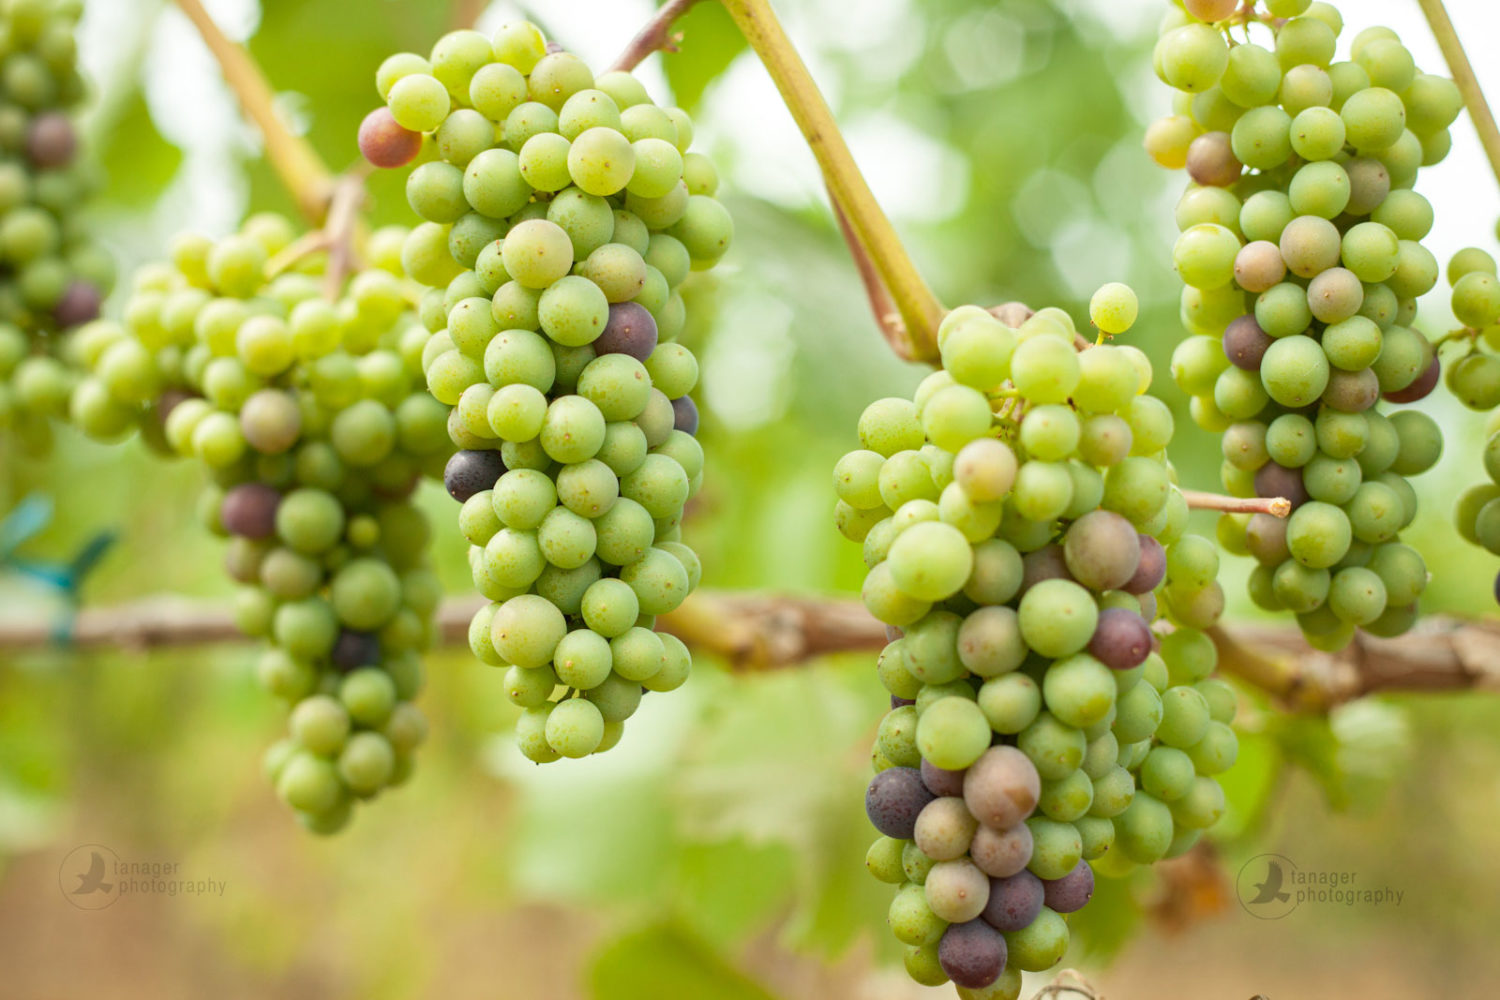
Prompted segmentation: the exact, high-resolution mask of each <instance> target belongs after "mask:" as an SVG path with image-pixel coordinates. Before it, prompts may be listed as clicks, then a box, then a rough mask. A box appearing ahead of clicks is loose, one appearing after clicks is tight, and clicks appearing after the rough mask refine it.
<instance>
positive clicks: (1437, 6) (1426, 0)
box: [1417, 0, 1500, 182]
mask: <svg viewBox="0 0 1500 1000" xmlns="http://www.w3.org/2000/svg"><path fill="white" fill-rule="evenodd" d="M1417 3H1418V4H1420V5H1421V7H1422V13H1423V14H1425V15H1426V16H1427V24H1428V26H1429V27H1431V28H1432V34H1433V37H1434V38H1436V39H1437V43H1438V48H1440V49H1442V50H1443V58H1444V59H1445V60H1447V62H1448V72H1450V73H1452V74H1453V82H1454V83H1455V84H1457V85H1458V90H1459V93H1461V94H1463V96H1464V106H1465V107H1466V108H1468V109H1469V119H1470V120H1471V121H1473V123H1474V130H1475V131H1476V132H1478V133H1479V143H1480V145H1482V146H1483V147H1484V153H1485V155H1486V156H1488V157H1489V160H1490V169H1491V170H1492V171H1494V174H1495V180H1496V181H1497V182H1500V128H1497V127H1496V125H1495V115H1494V112H1492V111H1491V110H1490V104H1489V101H1487V100H1485V97H1484V90H1483V89H1481V88H1480V86H1479V78H1478V77H1476V76H1475V75H1474V66H1473V64H1472V63H1470V62H1469V56H1468V54H1467V53H1465V52H1464V46H1463V42H1461V41H1459V38H1458V32H1457V31H1456V30H1455V29H1454V27H1453V21H1452V19H1451V18H1449V17H1448V10H1447V8H1446V7H1444V6H1443V0H1417Z"/></svg>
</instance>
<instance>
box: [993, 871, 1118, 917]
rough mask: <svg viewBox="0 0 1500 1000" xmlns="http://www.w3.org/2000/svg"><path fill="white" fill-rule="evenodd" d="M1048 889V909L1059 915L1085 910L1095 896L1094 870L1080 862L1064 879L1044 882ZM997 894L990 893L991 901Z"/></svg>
mask: <svg viewBox="0 0 1500 1000" xmlns="http://www.w3.org/2000/svg"><path fill="white" fill-rule="evenodd" d="M1042 885H1043V886H1044V887H1045V888H1046V900H1047V907H1048V909H1051V910H1055V911H1057V912H1058V913H1073V912H1075V911H1077V910H1081V909H1083V904H1084V903H1087V902H1088V901H1089V897H1091V896H1092V895H1093V894H1094V869H1092V868H1090V867H1089V863H1088V862H1087V861H1080V862H1078V865H1077V867H1075V868H1074V869H1073V870H1072V871H1070V872H1068V874H1066V875H1064V876H1063V877H1062V878H1056V879H1052V880H1051V881H1050V882H1043V883H1042ZM994 898H995V894H994V893H993V892H991V893H990V899H994Z"/></svg>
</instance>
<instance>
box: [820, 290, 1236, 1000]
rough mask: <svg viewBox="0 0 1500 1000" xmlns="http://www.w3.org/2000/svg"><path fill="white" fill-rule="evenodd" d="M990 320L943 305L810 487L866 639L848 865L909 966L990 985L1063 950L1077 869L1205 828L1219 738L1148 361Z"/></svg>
mask: <svg viewBox="0 0 1500 1000" xmlns="http://www.w3.org/2000/svg"><path fill="white" fill-rule="evenodd" d="M1091 312H1092V317H1093V319H1094V323H1095V325H1096V326H1098V327H1099V329H1100V330H1101V331H1102V332H1103V333H1104V334H1116V333H1121V332H1124V331H1125V330H1127V329H1128V328H1129V327H1130V325H1131V324H1132V323H1133V322H1134V319H1135V315H1136V312H1137V304H1136V300H1135V296H1134V294H1133V293H1132V292H1131V291H1130V290H1129V289H1128V288H1125V287H1124V286H1122V285H1110V286H1106V287H1105V288H1104V289H1101V290H1100V292H1099V293H1098V294H1097V295H1096V296H1095V298H1094V302H1093V307H1092V310H1091ZM997 313H998V315H996V314H992V313H990V312H986V311H985V310H983V309H979V308H977V307H973V306H965V307H962V308H960V309H957V310H954V311H953V312H952V313H950V314H949V315H948V316H947V317H946V318H945V320H944V321H943V324H942V327H941V330H940V331H939V334H938V337H939V340H938V342H939V346H940V350H941V355H942V363H943V368H942V370H939V371H937V372H935V373H934V374H932V375H931V376H929V377H928V378H927V379H926V380H924V381H923V383H922V384H921V386H920V387H919V388H918V390H917V392H916V395H915V399H914V400H905V399H894V398H893V399H882V400H878V401H877V402H875V403H873V404H871V405H870V406H869V408H867V409H866V410H865V412H864V414H863V415H862V416H861V418H860V420H859V438H860V443H861V445H862V448H861V449H860V450H858V451H853V452H850V453H849V454H848V455H846V456H844V457H843V458H842V459H841V460H840V461H839V463H838V465H837V467H836V469H835V473H834V487H835V490H836V491H837V493H838V497H839V500H838V504H837V514H836V518H837V521H838V524H839V527H840V529H841V530H842V531H843V533H844V534H845V535H846V536H848V537H849V538H850V539H852V540H855V541H860V542H862V543H863V544H864V552H865V562H866V565H867V566H868V567H869V573H868V575H867V577H866V579H865V585H864V600H865V604H866V606H867V607H868V608H869V610H870V612H871V613H872V614H873V615H874V616H875V617H876V618H878V619H880V620H881V621H883V622H885V623H886V624H887V626H888V627H889V628H890V635H891V642H890V644H889V645H888V646H886V648H885V650H884V652H883V653H882V654H881V656H880V659H879V663H878V673H879V676H880V680H881V682H882V684H884V686H885V687H886V689H887V690H888V691H889V692H890V695H891V710H890V712H889V714H887V715H886V716H885V718H884V719H883V720H882V722H881V724H880V728H879V732H878V735H877V737H876V741H875V747H874V751H873V763H874V768H875V772H876V773H875V777H874V779H873V780H872V781H871V782H870V785H869V788H868V791H867V793H866V800H865V802H866V809H867V812H868V813H869V816H870V820H871V822H872V823H873V824H874V825H875V827H876V829H877V830H879V832H880V834H881V836H880V838H879V839H878V840H876V841H875V843H874V844H873V845H872V846H871V847H870V850H869V854H868V857H867V865H868V867H869V869H870V871H871V872H872V874H874V875H875V877H876V878H879V879H880V880H881V881H884V882H888V883H891V884H893V885H896V886H898V887H899V888H898V889H897V891H896V896H895V899H894V900H893V901H892V903H891V908H890V913H889V918H890V925H891V930H892V932H893V933H894V934H895V935H896V937H897V938H898V939H899V940H900V941H901V942H902V943H904V944H906V945H907V946H908V950H907V955H906V967H907V970H908V971H909V972H910V974H911V976H912V978H914V979H915V980H917V981H918V982H920V983H923V984H925V985H929V986H936V985H940V984H942V983H943V982H946V981H949V980H951V981H952V982H953V983H955V984H956V985H957V986H958V987H959V994H960V995H961V996H963V997H966V998H985V1000H989V998H1001V997H1004V998H1010V1000H1013V998H1014V997H1015V996H1016V995H1017V992H1018V991H1019V989H1020V983H1021V979H1020V973H1021V971H1023V970H1024V971H1042V970H1044V969H1048V968H1051V967H1052V966H1053V965H1054V964H1056V963H1057V962H1058V961H1059V960H1060V959H1061V958H1062V956H1063V952H1064V951H1065V950H1066V948H1067V945H1068V940H1069V934H1068V922H1067V917H1066V914H1069V913H1072V912H1074V911H1076V910H1078V909H1079V908H1080V907H1082V906H1083V905H1084V904H1085V903H1086V902H1087V901H1088V899H1089V897H1090V895H1091V894H1092V891H1093V887H1094V877H1095V873H1098V874H1100V875H1104V876H1120V875H1124V874H1126V873H1127V872H1129V871H1130V870H1132V869H1133V868H1134V867H1136V866H1137V865H1145V864H1150V863H1152V862H1154V861H1157V860H1159V859H1161V858H1164V857H1169V856H1174V855H1176V854H1179V853H1181V852H1183V851H1185V850H1187V849H1188V848H1189V847H1190V846H1191V845H1192V844H1193V843H1194V842H1195V841H1196V840H1197V839H1198V837H1199V836H1200V834H1201V833H1202V831H1203V830H1205V829H1207V828H1208V827H1210V826H1212V825H1213V824H1214V823H1215V822H1216V821H1217V820H1218V818H1219V817H1220V815H1221V814H1222V812H1223V809H1224V795H1223V792H1222V790H1221V789H1220V787H1219V784H1218V782H1217V781H1216V780H1215V779H1214V777H1213V776H1214V775H1217V774H1219V773H1220V772H1222V771H1224V770H1225V769H1226V768H1228V767H1229V766H1230V765H1231V764H1232V763H1233V761H1234V758H1235V755H1236V753H1237V749H1238V744H1237V742H1236V738H1235V735H1234V732H1233V730H1231V729H1230V726H1229V723H1230V721H1231V719H1232V718H1233V716H1234V712H1235V697H1234V695H1233V693H1232V692H1231V690H1230V689H1229V687H1228V686H1227V685H1225V684H1224V683H1223V682H1222V681H1219V680H1216V679H1212V678H1210V676H1209V675H1210V674H1211V673H1212V672H1213V669H1214V667H1215V665H1216V660H1217V654H1216V651H1215V647H1214V645H1213V643H1212V642H1211V641H1210V640H1209V639H1208V638H1207V637H1206V636H1205V635H1204V634H1203V633H1202V632H1201V631H1199V629H1202V628H1206V627H1208V626H1210V625H1212V624H1214V623H1215V621H1217V619H1218V617H1219V615H1220V614H1221V613H1222V611H1223V607H1224V595H1223V592H1222V591H1221V590H1220V589H1219V587H1218V584H1217V582H1215V577H1216V576H1217V573H1218V553H1217V547H1216V546H1215V545H1214V544H1213V543H1212V542H1210V541H1208V540H1207V539H1204V538H1201V537H1198V536H1195V535H1188V534H1185V533H1184V528H1185V526H1186V523H1187V517H1188V507H1187V504H1186V502H1185V500H1184V498H1183V496H1182V494H1181V492H1180V491H1178V490H1177V488H1176V487H1175V486H1174V485H1173V481H1172V472H1171V469H1170V467H1169V465H1168V463H1167V461H1166V457H1165V450H1166V448H1167V445H1168V443H1169V442H1170V441H1171V438H1172V432H1173V422H1172V417H1171V414H1170V412H1169V411H1168V409H1167V407H1166V406H1165V405H1164V404H1163V403H1161V401H1160V400H1157V399H1155V398H1154V397H1151V396H1148V395H1145V393H1146V391H1147V389H1148V388H1149V386H1150V384H1151V364H1150V362H1149V361H1148V360H1147V359H1146V357H1145V355H1144V354H1142V353H1141V352H1140V351H1139V350H1137V349H1136V348H1134V347H1130V346H1115V345H1112V344H1108V343H1102V342H1101V343H1100V344H1098V345H1097V346H1089V344H1088V342H1087V341H1084V340H1082V339H1081V338H1079V336H1078V334H1077V332H1076V331H1075V328H1074V325H1073V322H1072V320H1071V319H1070V318H1069V316H1068V315H1067V313H1065V312H1063V311H1062V310H1059V309H1044V310H1042V311H1040V312H1038V313H1035V314H1031V313H1029V311H1027V310H1024V309H1018V308H1016V307H1002V308H1001V309H1000V310H997ZM1102 339H1103V338H1102V337H1101V341H1102ZM1080 348H1082V349H1080ZM1159 614H1161V615H1162V616H1163V617H1165V619H1166V620H1167V621H1169V622H1171V623H1172V624H1173V625H1175V628H1172V629H1171V630H1170V631H1167V633H1166V634H1165V636H1164V637H1163V638H1161V639H1158V638H1157V636H1156V634H1155V633H1154V632H1153V630H1152V627H1151V623H1152V622H1154V621H1156V620H1157V619H1158V615H1159Z"/></svg>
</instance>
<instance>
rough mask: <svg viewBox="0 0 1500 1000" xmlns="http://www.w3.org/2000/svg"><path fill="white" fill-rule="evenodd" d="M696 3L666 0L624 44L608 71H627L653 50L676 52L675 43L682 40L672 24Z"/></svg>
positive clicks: (691, 0)
mask: <svg viewBox="0 0 1500 1000" xmlns="http://www.w3.org/2000/svg"><path fill="white" fill-rule="evenodd" d="M697 3H698V0H667V2H666V3H664V4H662V5H661V8H660V9H659V10H657V12H656V16H655V17H653V18H651V20H650V22H649V23H647V25H646V26H645V27H644V28H642V29H641V30H640V31H638V32H636V36H635V37H634V38H632V39H631V40H630V44H629V45H627V46H625V51H624V52H621V53H620V57H619V58H618V59H616V60H615V61H614V64H613V65H611V66H610V67H609V72H611V73H613V72H625V73H629V72H630V71H631V70H633V69H635V68H636V67H637V66H639V65H640V64H641V63H642V62H644V61H645V60H646V57H647V56H649V55H650V54H651V53H653V52H676V51H677V43H678V42H680V41H682V34H681V33H680V32H679V33H675V34H674V33H673V31H672V25H673V24H675V23H676V22H677V19H678V18H679V17H681V16H682V15H684V14H686V13H687V12H688V10H690V9H691V8H692V7H693V6H694V5H696V4H697Z"/></svg>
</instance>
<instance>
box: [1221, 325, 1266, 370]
mask: <svg viewBox="0 0 1500 1000" xmlns="http://www.w3.org/2000/svg"><path fill="white" fill-rule="evenodd" d="M1270 346H1271V338H1270V336H1269V335H1268V334H1267V333H1266V331H1264V330H1262V329H1261V328H1260V324H1259V323H1257V322H1255V317H1254V316H1241V317H1240V318H1239V319H1237V320H1235V321H1234V322H1232V323H1230V324H1229V326H1228V327H1227V328H1226V329H1225V330H1224V356H1225V357H1226V358H1228V359H1229V363H1230V364H1232V365H1234V366H1235V367H1236V368H1243V369H1244V370H1245V371H1247V372H1256V371H1260V359H1261V358H1263V357H1265V356H1266V350H1267V349H1268V348H1269V347H1270Z"/></svg>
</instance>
